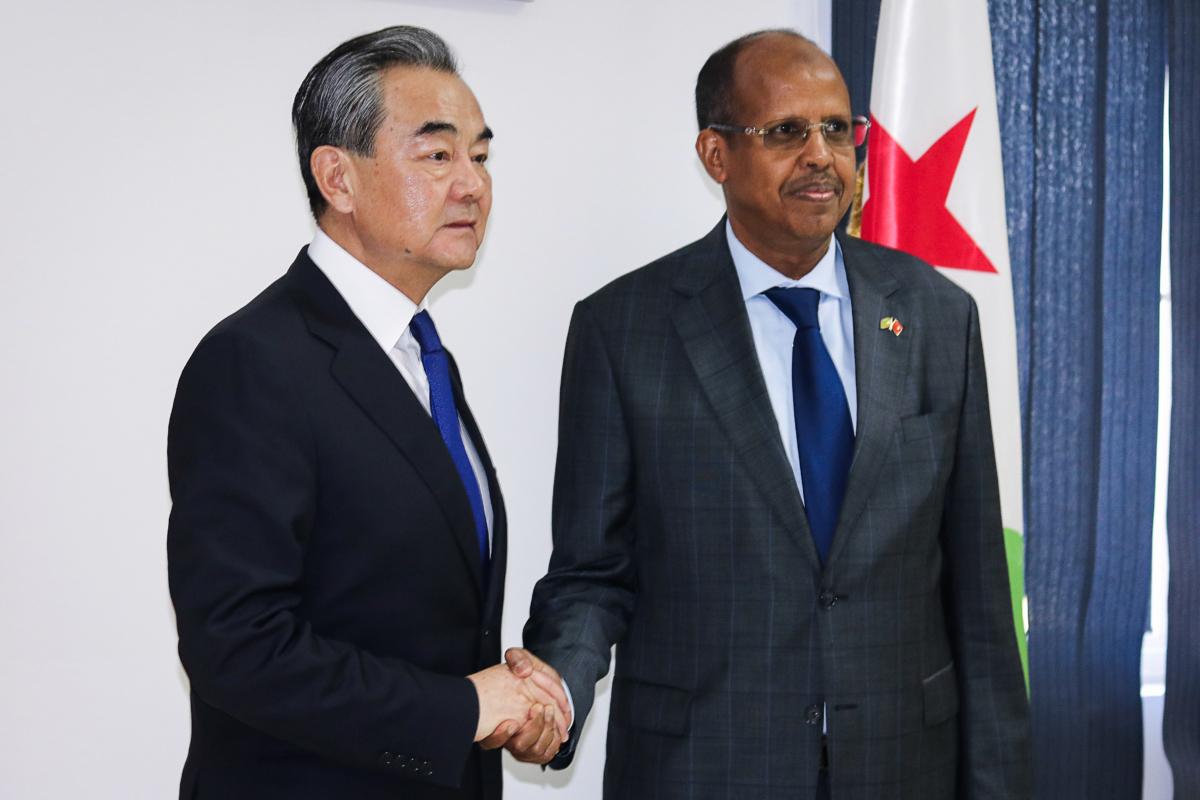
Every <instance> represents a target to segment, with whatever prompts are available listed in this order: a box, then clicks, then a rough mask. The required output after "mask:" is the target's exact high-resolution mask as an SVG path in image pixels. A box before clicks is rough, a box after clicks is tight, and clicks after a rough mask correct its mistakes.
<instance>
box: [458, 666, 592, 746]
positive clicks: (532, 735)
mask: <svg viewBox="0 0 1200 800" xmlns="http://www.w3.org/2000/svg"><path fill="white" fill-rule="evenodd" d="M504 660H505V663H503V664H497V665H496V666H494V667H488V668H487V669H485V670H483V671H481V672H476V673H475V674H473V675H468V676H467V677H468V678H469V679H470V681H471V682H472V683H474V684H475V691H476V692H477V693H478V695H479V725H478V727H477V728H476V730H475V741H477V742H479V745H480V747H482V748H483V749H485V750H493V749H495V748H497V747H504V748H505V749H507V750H508V751H509V752H510V753H512V754H513V757H514V758H516V759H517V760H518V761H525V762H528V763H531V764H545V763H547V762H549V761H550V759H552V758H554V756H555V754H556V753H558V749H559V747H560V746H562V743H563V742H564V741H566V738H567V732H568V731H569V730H570V729H571V707H570V704H569V703H568V701H567V694H566V692H565V691H564V690H563V685H562V679H561V678H560V677H559V675H558V673H557V672H556V671H555V670H554V668H553V667H551V666H550V665H549V664H547V663H546V662H544V661H542V660H541V659H539V658H538V657H537V656H535V655H533V654H532V653H530V652H529V651H528V650H525V649H523V648H519V647H511V648H509V649H508V650H507V651H505V653H504Z"/></svg>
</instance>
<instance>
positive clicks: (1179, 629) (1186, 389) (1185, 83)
mask: <svg viewBox="0 0 1200 800" xmlns="http://www.w3.org/2000/svg"><path fill="white" fill-rule="evenodd" d="M1169 30H1170V45H1169V47H1170V49H1169V53H1170V55H1169V70H1170V79H1171V90H1170V129H1171V131H1170V137H1171V138H1170V141H1171V145H1170V148H1171V175H1170V181H1171V240H1170V246H1169V247H1170V257H1171V364H1172V370H1171V384H1172V390H1171V460H1170V467H1169V469H1170V474H1169V479H1168V483H1167V538H1168V548H1167V549H1168V552H1169V554H1170V559H1171V584H1170V589H1169V591H1168V598H1167V615H1168V618H1169V621H1168V623H1167V629H1168V634H1167V636H1168V646H1167V694H1166V697H1165V698H1164V701H1165V703H1164V710H1163V746H1164V747H1165V749H1166V752H1167V758H1168V760H1169V761H1170V762H1171V772H1172V774H1173V776H1174V781H1175V796H1176V797H1179V798H1184V797H1200V460H1198V459H1197V455H1196V454H1197V452H1200V324H1198V323H1197V320H1200V144H1198V142H1197V131H1198V130H1200V53H1198V52H1197V47H1198V44H1200V7H1197V4H1196V2H1195V0H1171V2H1170V26H1169Z"/></svg>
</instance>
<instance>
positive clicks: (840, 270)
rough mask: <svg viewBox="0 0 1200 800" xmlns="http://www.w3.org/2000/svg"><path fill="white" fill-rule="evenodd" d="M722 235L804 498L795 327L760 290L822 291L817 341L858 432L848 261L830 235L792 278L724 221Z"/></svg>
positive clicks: (755, 347)
mask: <svg viewBox="0 0 1200 800" xmlns="http://www.w3.org/2000/svg"><path fill="white" fill-rule="evenodd" d="M725 237H726V239H728V241H729V253H730V255H732V256H733V266H734V268H735V269H736V270H737V276H738V282H739V283H740V284H741V286H742V299H743V300H745V301H746V313H747V314H748V315H749V316H750V332H751V334H752V335H753V336H754V350H755V352H757V353H758V363H759V366H760V367H762V374H763V378H764V379H765V380H766V383H767V394H768V395H769V396H770V398H771V409H772V410H773V411H774V412H775V421H776V422H778V423H779V438H780V439H782V440H783V449H784V450H785V451H786V452H787V456H788V463H789V464H791V466H792V472H793V473H794V475H795V478H796V487H797V488H798V489H799V490H800V499H801V500H803V499H804V482H803V481H802V480H801V479H800V450H799V448H798V446H797V444H796V417H795V414H794V412H793V406H792V342H793V341H794V340H795V338H796V326H795V324H794V323H793V322H792V321H791V320H790V319H788V318H787V315H785V314H784V313H783V312H782V311H780V310H779V308H778V306H776V305H775V304H774V303H772V302H771V301H770V299H768V298H767V296H766V295H765V294H763V292H765V291H767V290H768V289H774V288H775V287H776V286H783V287H787V288H793V287H800V288H805V289H816V290H818V291H819V292H820V293H821V301H820V303H819V304H818V305H817V321H818V323H820V326H821V340H822V341H823V342H825V349H826V350H828V351H829V357H830V358H831V359H832V360H833V366H834V368H835V369H836V370H837V374H838V377H839V378H841V379H842V388H843V389H844V390H845V391H846V404H847V405H848V406H849V408H850V424H851V426H853V428H854V430H858V391H857V389H856V388H855V383H854V380H855V372H854V318H853V315H852V314H851V309H850V283H849V282H848V281H847V280H846V265H845V264H844V263H843V261H842V249H841V247H839V246H838V243H837V238H836V237H833V241H832V243H831V244H830V247H829V249H828V250H826V251H825V255H824V256H822V258H821V260H820V261H818V262H817V265H816V266H815V267H813V268H812V270H811V271H810V272H809V273H808V274H807V275H805V276H804V277H803V278H801V279H800V280H798V281H796V280H792V279H791V278H789V277H787V276H786V275H784V274H783V273H781V272H779V271H778V270H776V269H775V268H774V267H771V266H770V265H768V264H767V263H766V262H764V261H763V260H762V259H760V258H759V257H758V256H756V255H754V254H753V253H751V252H750V251H749V250H747V249H746V246H745V245H743V244H742V243H741V242H739V241H738V239H737V237H736V236H734V234H733V226H732V225H730V224H729V221H728V220H726V221H725Z"/></svg>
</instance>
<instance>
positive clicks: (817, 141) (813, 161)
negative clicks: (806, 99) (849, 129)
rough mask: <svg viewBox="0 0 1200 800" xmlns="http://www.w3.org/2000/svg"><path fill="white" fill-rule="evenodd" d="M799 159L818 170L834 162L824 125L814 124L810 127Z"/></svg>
mask: <svg viewBox="0 0 1200 800" xmlns="http://www.w3.org/2000/svg"><path fill="white" fill-rule="evenodd" d="M799 158H800V159H802V160H803V161H804V163H805V164H807V165H809V166H813V167H818V168H823V167H825V166H828V165H829V163H830V162H831V161H832V160H833V150H832V148H830V146H829V142H827V141H825V126H824V125H823V124H822V123H820V122H814V123H812V124H811V125H809V126H808V131H807V135H806V136H805V139H804V144H803V145H802V146H801V147H800V154H799Z"/></svg>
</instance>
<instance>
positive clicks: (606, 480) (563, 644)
mask: <svg viewBox="0 0 1200 800" xmlns="http://www.w3.org/2000/svg"><path fill="white" fill-rule="evenodd" d="M553 505H554V508H553V520H552V526H553V535H554V552H553V554H552V555H551V557H550V568H549V571H548V572H547V574H546V576H545V577H544V578H542V579H541V580H540V581H538V583H537V586H535V587H534V590H533V599H532V602H531V607H530V612H529V621H528V623H526V625H525V631H524V639H525V645H526V646H527V647H528V648H529V649H530V650H532V651H533V652H534V653H536V654H537V655H538V656H539V657H541V658H542V659H544V660H545V661H546V662H547V663H549V664H551V665H552V666H554V667H555V669H557V670H558V671H559V673H560V674H561V675H562V676H563V678H564V679H565V681H566V683H567V685H568V686H569V687H570V692H571V697H572V700H573V703H574V707H575V721H574V724H573V726H572V732H571V736H570V738H569V740H568V741H567V743H566V745H565V746H564V748H563V750H562V752H561V753H560V755H559V756H558V757H557V758H556V759H555V760H554V761H552V762H551V764H550V766H551V767H553V768H556V769H561V768H563V767H565V766H567V765H568V764H569V763H570V761H571V759H572V758H573V757H574V752H575V746H576V744H577V743H578V739H579V733H580V731H581V730H582V729H583V723H584V720H585V719H586V718H587V715H588V712H589V711H590V710H591V707H592V702H593V700H594V697H595V687H596V681H598V680H600V678H602V677H604V675H605V674H606V673H607V672H608V667H609V662H610V656H611V651H612V646H613V645H614V644H615V643H616V642H617V641H618V640H620V639H621V638H622V637H623V636H624V634H625V630H626V628H627V625H628V622H629V617H630V615H631V614H632V613H633V606H634V600H635V594H636V573H635V569H634V558H633V547H634V531H633V521H632V516H633V459H632V454H631V448H630V444H629V436H628V431H627V429H626V425H625V419H624V416H623V412H622V408H621V401H620V394H619V391H618V386H617V383H616V378H615V374H614V371H613V365H612V361H611V359H610V357H609V354H608V352H607V351H606V348H605V345H604V341H603V339H602V337H601V332H600V330H599V327H598V326H597V325H596V323H595V321H594V319H593V317H592V315H591V312H590V311H589V309H588V308H587V306H586V305H584V304H579V305H577V306H576V307H575V313H574V315H573V316H572V319H571V327H570V330H569V332H568V334H567V346H566V356H565V358H564V362H563V375H562V391H561V398H560V406H559V421H558V461H557V464H556V467H555V473H554V504H553Z"/></svg>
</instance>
